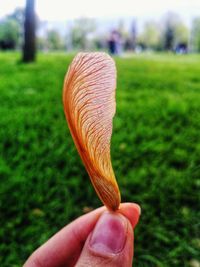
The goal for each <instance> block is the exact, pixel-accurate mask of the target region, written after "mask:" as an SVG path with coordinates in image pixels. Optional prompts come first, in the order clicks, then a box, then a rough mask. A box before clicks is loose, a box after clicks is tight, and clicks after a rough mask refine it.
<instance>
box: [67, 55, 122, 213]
mask: <svg viewBox="0 0 200 267" xmlns="http://www.w3.org/2000/svg"><path fill="white" fill-rule="evenodd" d="M115 88H116V68H115V63H114V61H113V59H112V58H111V57H110V56H109V55H107V54H106V53H79V54H78V55H77V56H76V57H75V58H74V60H73V61H72V63H71V65H70V66H69V69H68V72H67V74H66V76H65V81H64V88H63V104H64V112H65V116H66V119H67V122H68V126H69V129H70V132H71V135H72V137H73V140H74V143H75V145H76V148H77V150H78V152H79V154H80V157H81V159H82V161H83V163H84V165H85V168H86V170H87V172H88V174H89V176H90V179H91V182H92V184H93V186H94V188H95V190H96V192H97V194H98V196H99V198H100V199H101V201H102V202H103V203H104V204H105V205H106V206H107V208H109V209H111V210H116V209H118V207H119V204H120V192H119V188H118V185H117V182H116V179H115V175H114V172H113V168H112V164H111V157H110V139H111V135H112V120H113V116H114V114H115V108H116V102H115Z"/></svg>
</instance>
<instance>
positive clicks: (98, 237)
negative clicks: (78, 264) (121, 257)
mask: <svg viewBox="0 0 200 267" xmlns="http://www.w3.org/2000/svg"><path fill="white" fill-rule="evenodd" d="M126 228H127V225H126V221H125V219H123V217H122V216H119V215H116V214H113V213H107V212H106V213H104V214H103V215H102V216H101V218H100V219H99V221H98V223H97V225H96V226H95V229H94V231H93V233H92V237H91V239H90V246H91V248H92V249H93V250H94V251H96V252H99V253H114V254H117V253H119V252H120V251H121V250H122V249H123V248H124V245H125V241H126Z"/></svg>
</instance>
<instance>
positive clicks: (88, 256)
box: [76, 211, 139, 267]
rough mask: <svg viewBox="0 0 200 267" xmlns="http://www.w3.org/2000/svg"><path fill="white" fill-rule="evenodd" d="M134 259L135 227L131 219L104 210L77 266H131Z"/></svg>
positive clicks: (136, 215)
mask: <svg viewBox="0 0 200 267" xmlns="http://www.w3.org/2000/svg"><path fill="white" fill-rule="evenodd" d="M134 216H135V217H138V216H139V213H137V214H135V215H134ZM135 221H138V219H137V218H136V220H135ZM132 261H133V228H132V226H131V224H130V222H129V220H128V219H127V218H126V217H124V216H123V215H122V214H120V213H113V212H108V211H106V212H104V213H103V214H102V215H101V217H100V218H99V220H98V222H97V224H96V226H95V228H94V230H93V232H92V233H91V234H90V235H89V236H88V238H87V240H86V242H85V245H84V247H83V250H82V253H81V255H80V258H79V260H78V262H77V264H76V266H77V267H86V266H87V267H92V266H96V267H100V266H101V267H102V266H104V267H114V266H115V267H117V266H126V267H129V266H130V267H131V266H132Z"/></svg>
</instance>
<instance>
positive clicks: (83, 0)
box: [0, 0, 200, 21]
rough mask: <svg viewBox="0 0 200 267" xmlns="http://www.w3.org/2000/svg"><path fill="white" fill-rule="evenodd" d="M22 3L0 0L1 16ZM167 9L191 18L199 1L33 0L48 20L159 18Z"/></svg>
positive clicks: (198, 9) (196, 13) (198, 10)
mask: <svg viewBox="0 0 200 267" xmlns="http://www.w3.org/2000/svg"><path fill="white" fill-rule="evenodd" d="M24 5H25V0H0V18H1V17H3V16H5V15H7V14H9V13H12V11H13V10H14V9H15V8H16V7H23V6H24ZM168 11H172V12H176V13H178V14H180V16H181V17H182V18H183V19H185V20H186V21H188V20H191V19H192V18H193V17H196V16H200V0H187V1H186V0H139V1H138V0H71V1H69V0H36V12H37V15H38V16H39V18H40V19H41V20H48V21H58V20H60V21H62V20H63V21H64V20H69V19H75V18H78V17H90V18H118V17H126V16H133V17H136V18H141V19H143V20H144V19H145V18H154V19H156V18H159V17H161V16H162V15H163V14H165V13H166V12H168Z"/></svg>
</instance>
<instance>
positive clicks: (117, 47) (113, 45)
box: [108, 30, 122, 55]
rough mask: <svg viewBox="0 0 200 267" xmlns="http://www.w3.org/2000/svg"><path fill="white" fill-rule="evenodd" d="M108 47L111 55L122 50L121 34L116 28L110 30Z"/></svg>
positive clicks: (117, 53) (118, 53)
mask: <svg viewBox="0 0 200 267" xmlns="http://www.w3.org/2000/svg"><path fill="white" fill-rule="evenodd" d="M108 49H109V53H110V54H111V55H120V54H121V51H122V45H121V34H120V33H119V32H118V31H117V30H112V31H111V33H110V37H109V39H108Z"/></svg>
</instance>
